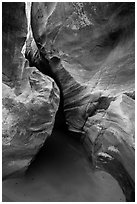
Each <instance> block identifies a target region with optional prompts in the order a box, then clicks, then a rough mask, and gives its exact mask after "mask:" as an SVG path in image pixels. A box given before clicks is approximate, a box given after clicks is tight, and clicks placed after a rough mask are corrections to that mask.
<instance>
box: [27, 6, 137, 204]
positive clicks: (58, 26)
mask: <svg viewBox="0 0 137 204" xmlns="http://www.w3.org/2000/svg"><path fill="white" fill-rule="evenodd" d="M134 18H135V10H134V3H92V2H90V3H76V2H75V3H73V2H70V3H69V2H58V3H44V2H42V3H38V2H37V3H32V10H31V27H32V33H33V37H34V40H33V41H32V43H31V47H30V49H29V51H28V50H27V54H26V55H27V57H28V59H29V60H30V64H31V65H35V66H37V68H38V69H39V70H41V71H42V72H43V73H47V74H48V75H50V76H52V77H53V78H54V79H55V81H56V83H57V84H58V86H59V87H60V90H61V94H62V98H63V106H64V113H65V118H66V123H67V124H68V128H69V130H71V131H74V132H79V133H80V134H79V137H81V139H82V142H83V143H84V145H85V146H86V149H87V150H88V153H89V157H90V159H91V160H92V163H93V164H94V167H96V168H102V169H105V170H106V171H108V172H109V173H111V174H112V175H113V176H114V177H115V178H116V179H117V181H118V182H119V184H120V186H121V188H122V189H123V192H124V193H125V195H126V199H127V201H133V200H134V198H133V197H134V94H133V93H134V81H135V79H134V71H135V67H134V61H135V60H134V59H135V56H134V54H135V52H134V42H135V40H134V27H135V25H134V23H135V22H134ZM132 95H133V97H131V96H132Z"/></svg>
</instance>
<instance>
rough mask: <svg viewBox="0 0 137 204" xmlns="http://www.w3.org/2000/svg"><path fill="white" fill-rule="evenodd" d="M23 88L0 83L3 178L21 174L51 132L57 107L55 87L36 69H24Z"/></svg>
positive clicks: (57, 100) (57, 99) (57, 91)
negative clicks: (0, 93)
mask: <svg viewBox="0 0 137 204" xmlns="http://www.w3.org/2000/svg"><path fill="white" fill-rule="evenodd" d="M23 83H24V87H23V88H24V89H23V88H22V93H20V94H19V95H17V94H16V91H15V90H16V89H15V88H13V89H12V88H10V87H9V86H8V85H6V84H4V83H3V90H2V91H3V99H2V102H3V109H2V110H3V124H2V145H3V146H2V150H3V155H2V156H3V159H2V161H3V166H2V167H3V178H7V177H9V176H11V175H12V174H15V175H16V174H17V173H22V172H24V171H25V170H26V169H27V167H28V166H29V164H30V162H31V160H32V159H33V158H34V157H35V155H36V153H37V152H38V151H39V150H40V148H41V147H42V146H43V144H44V142H45V140H46V138H47V137H48V136H50V135H51V133H52V129H53V125H54V120H55V115H56V111H57V109H58V106H59V89H58V87H57V85H56V83H55V82H54V80H53V79H51V78H50V77H48V76H45V75H43V74H42V73H41V72H39V71H38V70H37V69H36V68H30V67H28V68H27V67H26V68H25V74H24V77H23Z"/></svg>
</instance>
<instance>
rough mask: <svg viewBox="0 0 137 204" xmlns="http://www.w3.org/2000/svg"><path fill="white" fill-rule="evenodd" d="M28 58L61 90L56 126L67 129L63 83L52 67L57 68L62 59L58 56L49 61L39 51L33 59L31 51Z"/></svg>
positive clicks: (30, 62)
mask: <svg viewBox="0 0 137 204" xmlns="http://www.w3.org/2000/svg"><path fill="white" fill-rule="evenodd" d="M26 58H27V59H28V60H29V65H30V67H33V66H35V67H36V68H37V69H38V70H39V71H40V72H42V73H43V74H45V75H48V76H49V77H51V78H52V79H54V80H55V82H56V84H57V86H58V88H59V90H60V104H59V108H58V111H57V113H56V116H55V124H54V127H55V128H56V129H59V128H61V129H66V130H67V125H66V122H65V121H66V120H65V114H64V98H63V93H62V89H61V84H60V82H59V80H58V79H57V77H56V74H54V72H53V71H52V68H55V67H56V66H58V64H59V63H60V59H59V58H57V57H53V58H52V59H51V60H50V62H49V60H48V59H46V57H45V56H44V55H43V54H42V53H39V51H37V52H36V54H35V57H34V58H33V60H32V57H31V55H30V53H28V54H26Z"/></svg>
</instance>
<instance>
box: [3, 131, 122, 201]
mask: <svg viewBox="0 0 137 204" xmlns="http://www.w3.org/2000/svg"><path fill="white" fill-rule="evenodd" d="M2 190H3V202H4V201H6V202H50V201H52V202H62V201H64V202H67V201H69V202H76V201H77V202H87V201H88V202H123V201H125V196H124V195H123V192H122V190H121V188H120V187H119V185H118V183H117V181H116V180H115V179H114V178H113V177H112V176H111V175H109V174H108V173H106V172H103V171H96V172H94V171H93V170H92V169H91V166H90V164H89V162H88V160H87V158H86V155H85V151H84V150H83V148H82V146H81V145H80V144H79V143H78V141H76V139H73V138H70V137H69V136H68V135H66V133H63V132H58V131H56V132H55V131H54V132H53V134H52V136H51V137H50V138H49V139H48V140H47V141H46V143H45V146H44V148H42V149H41V151H40V152H39V154H38V155H37V157H36V159H35V160H34V162H33V163H32V164H31V166H30V167H29V170H28V172H27V173H26V175H25V176H23V177H22V178H14V179H13V178H12V179H9V180H6V181H4V182H3V189H2Z"/></svg>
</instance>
